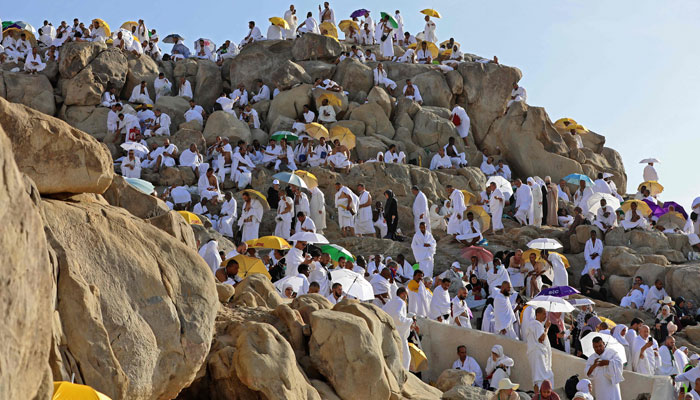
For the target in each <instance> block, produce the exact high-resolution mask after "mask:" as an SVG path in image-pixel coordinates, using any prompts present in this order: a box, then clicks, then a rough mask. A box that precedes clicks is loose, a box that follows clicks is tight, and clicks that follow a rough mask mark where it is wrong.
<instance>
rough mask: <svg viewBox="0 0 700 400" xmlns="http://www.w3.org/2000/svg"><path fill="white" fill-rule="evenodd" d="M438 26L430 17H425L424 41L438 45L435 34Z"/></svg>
mask: <svg viewBox="0 0 700 400" xmlns="http://www.w3.org/2000/svg"><path fill="white" fill-rule="evenodd" d="M435 30H436V26H435V22H433V21H431V20H430V16H429V15H426V16H425V28H424V29H423V39H424V40H425V41H426V42H433V43H437V40H438V39H437V35H436V33H435Z"/></svg>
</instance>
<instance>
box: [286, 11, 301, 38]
mask: <svg viewBox="0 0 700 400" xmlns="http://www.w3.org/2000/svg"><path fill="white" fill-rule="evenodd" d="M296 14H297V10H296V9H295V8H294V5H293V4H292V5H291V6H289V9H288V10H287V11H285V12H284V20H285V21H287V25H289V29H285V30H284V38H285V39H294V37H295V36H296V31H297V24H298V23H299V19H298V18H297V15H296Z"/></svg>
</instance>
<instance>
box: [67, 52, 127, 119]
mask: <svg viewBox="0 0 700 400" xmlns="http://www.w3.org/2000/svg"><path fill="white" fill-rule="evenodd" d="M127 65H128V64H127V60H126V57H125V56H124V54H123V53H122V52H121V51H120V50H119V49H114V48H111V49H107V50H104V51H102V52H101V53H99V54H98V55H97V56H96V57H95V58H94V59H93V60H92V61H90V63H89V64H88V65H87V66H85V68H83V69H82V70H81V71H80V72H79V73H78V74H77V75H75V76H74V77H72V78H70V79H65V78H64V79H63V80H62V81H61V82H60V84H61V90H62V94H63V99H64V100H63V104H65V105H67V106H73V105H75V106H94V105H98V104H100V99H101V97H102V93H104V92H105V90H107V87H108V86H113V87H116V88H117V90H120V89H121V88H122V86H123V85H124V82H125V81H126V76H127V71H128V68H127ZM130 95H131V91H129V93H128V94H127V95H126V96H123V97H125V98H126V99H128V98H129V96H130Z"/></svg>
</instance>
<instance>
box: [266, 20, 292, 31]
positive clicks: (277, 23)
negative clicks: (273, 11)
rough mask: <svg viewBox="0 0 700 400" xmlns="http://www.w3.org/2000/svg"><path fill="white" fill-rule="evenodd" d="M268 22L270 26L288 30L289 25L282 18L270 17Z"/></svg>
mask: <svg viewBox="0 0 700 400" xmlns="http://www.w3.org/2000/svg"><path fill="white" fill-rule="evenodd" d="M269 21H270V22H272V25H275V26H279V27H280V28H282V29H289V24H288V23H287V21H286V20H285V19H284V18H280V17H272V18H270V19H269Z"/></svg>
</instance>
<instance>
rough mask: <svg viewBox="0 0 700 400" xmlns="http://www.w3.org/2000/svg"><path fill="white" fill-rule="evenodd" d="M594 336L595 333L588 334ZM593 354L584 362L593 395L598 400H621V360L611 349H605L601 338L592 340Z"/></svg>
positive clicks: (622, 379) (622, 378)
mask: <svg viewBox="0 0 700 400" xmlns="http://www.w3.org/2000/svg"><path fill="white" fill-rule="evenodd" d="M590 335H595V333H590ZM593 350H594V353H593V354H592V355H591V356H590V357H588V360H587V361H586V376H588V377H589V378H590V380H591V383H592V384H593V394H594V396H595V398H596V399H598V400H622V394H621V393H620V382H622V381H624V380H625V378H624V377H623V376H622V368H623V366H622V359H621V358H620V356H619V355H618V354H617V351H615V350H614V349H612V348H606V346H605V342H604V341H603V339H602V338H601V337H595V338H593Z"/></svg>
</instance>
